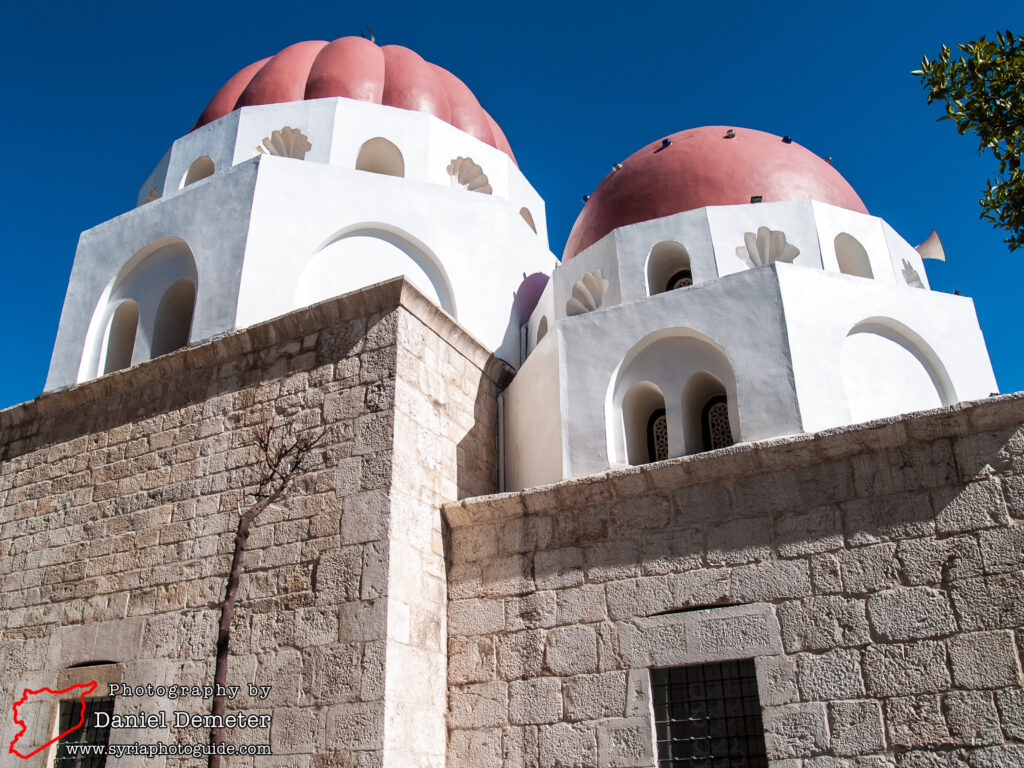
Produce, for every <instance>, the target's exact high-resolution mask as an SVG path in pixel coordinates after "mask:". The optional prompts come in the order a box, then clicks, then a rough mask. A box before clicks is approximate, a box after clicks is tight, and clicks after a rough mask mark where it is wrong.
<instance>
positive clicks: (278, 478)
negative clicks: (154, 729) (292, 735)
mask: <svg viewBox="0 0 1024 768" xmlns="http://www.w3.org/2000/svg"><path fill="white" fill-rule="evenodd" d="M275 432H276V430H275V427H274V424H273V422H272V421H268V422H265V423H264V424H261V425H259V426H258V427H253V429H252V437H253V442H254V443H255V445H256V447H257V449H258V450H259V452H260V460H259V465H258V477H257V481H256V490H255V491H253V494H252V495H253V503H252V505H250V506H249V508H248V509H247V510H245V512H243V513H242V514H241V515H240V516H239V518H238V530H237V531H236V532H235V552H234V556H233V557H232V559H231V573H230V575H229V576H228V583H227V589H226V590H225V593H224V602H223V603H222V604H221V611H220V625H219V627H218V631H217V666H216V670H215V672H214V687H215V688H216V689H217V690H218V691H222V690H223V689H224V687H225V686H226V685H227V680H228V645H229V643H230V641H231V621H232V619H233V618H234V615H235V601H236V599H237V597H238V587H239V584H240V583H241V581H242V568H243V565H244V560H245V545H246V543H247V542H248V541H249V530H250V528H251V527H252V523H253V521H254V520H255V519H256V517H257V516H258V515H259V514H260V512H262V511H263V510H264V509H266V508H267V507H269V506H270V505H271V504H273V503H274V502H275V501H277V500H278V499H280V498H281V497H282V496H283V495H284V493H285V491H286V490H287V489H288V486H289V485H290V484H291V482H292V480H294V479H295V478H296V477H298V476H299V475H301V474H302V473H303V472H305V471H306V469H308V467H307V466H306V462H307V459H308V458H309V457H310V455H311V454H312V452H313V450H314V449H315V448H316V446H317V445H318V444H319V443H320V441H321V440H323V439H324V435H325V434H326V432H325V431H324V430H320V431H319V432H318V433H317V434H316V435H309V434H303V435H293V434H287V433H286V434H283V435H281V436H278V435H276V434H275ZM226 705H227V699H226V697H225V696H224V695H223V694H222V693H218V694H217V695H215V696H214V697H213V705H212V708H211V714H213V715H223V714H224V709H225V707H226ZM223 741H224V734H223V731H222V729H221V728H211V729H210V746H211V747H212V748H213V749H211V754H210V756H209V761H208V763H207V764H208V766H209V768H220V755H216V754H212V752H213V751H215V750H216V748H217V747H218V746H219V745H220V744H222V743H223Z"/></svg>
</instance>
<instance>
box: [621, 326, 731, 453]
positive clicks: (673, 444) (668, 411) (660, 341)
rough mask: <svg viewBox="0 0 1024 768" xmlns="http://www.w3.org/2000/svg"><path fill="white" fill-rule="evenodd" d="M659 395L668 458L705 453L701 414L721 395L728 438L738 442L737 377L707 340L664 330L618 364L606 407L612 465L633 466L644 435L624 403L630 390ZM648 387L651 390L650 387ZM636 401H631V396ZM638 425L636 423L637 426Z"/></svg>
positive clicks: (635, 415) (639, 416)
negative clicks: (639, 441)
mask: <svg viewBox="0 0 1024 768" xmlns="http://www.w3.org/2000/svg"><path fill="white" fill-rule="evenodd" d="M638 384H644V387H642V388H641V389H640V390H638V391H641V392H644V391H646V392H650V391H653V390H651V389H650V387H653V388H654V389H656V390H657V391H658V392H659V393H661V397H662V401H663V405H662V406H661V407H663V408H664V409H665V418H666V428H667V431H668V443H669V456H670V457H671V456H682V455H685V454H690V453H699V452H701V451H703V450H704V441H703V439H702V435H701V427H700V419H701V412H702V409H703V408H704V406H705V405H706V404H707V402H708V400H709V399H710V398H712V397H714V396H717V395H724V396H725V398H726V403H727V408H728V420H729V424H730V428H731V432H732V435H733V438H734V439H735V440H740V439H741V437H740V433H741V422H740V419H739V403H738V400H737V395H736V376H735V373H734V372H733V366H732V364H731V363H730V361H729V359H728V357H727V356H726V354H725V351H724V350H723V349H722V347H721V346H720V345H719V344H717V343H716V342H715V341H714V340H712V339H711V338H709V337H707V336H705V335H704V334H701V333H699V332H697V331H694V330H692V329H690V328H665V329H662V330H659V331H655V332H654V333H651V334H649V335H647V336H646V337H644V338H643V339H641V340H640V341H639V342H638V343H637V344H636V345H635V346H634V347H633V348H632V349H631V350H630V351H629V352H627V353H626V355H625V356H624V357H623V359H622V362H620V363H619V365H618V367H617V369H616V371H615V373H614V374H613V376H612V380H611V382H610V384H609V389H608V396H607V399H606V401H605V424H606V428H607V435H608V456H609V459H610V461H611V462H612V464H624V463H634V459H635V458H636V456H637V450H639V449H638V448H637V447H636V446H637V445H640V444H642V443H645V441H646V436H645V438H644V441H641V443H637V440H638V439H639V438H637V434H638V431H637V430H641V429H645V427H646V422H643V423H642V424H641V423H640V422H642V421H643V419H644V418H649V415H650V414H648V415H647V416H643V415H642V414H640V411H639V410H638V409H637V408H636V407H634V406H630V405H629V404H628V403H627V395H628V394H629V393H630V392H632V391H633V387H634V386H637V385H638ZM647 385H650V386H649V387H648V386H647ZM632 397H634V398H635V395H634V396H632ZM637 419H639V420H640V421H639V422H638V421H637Z"/></svg>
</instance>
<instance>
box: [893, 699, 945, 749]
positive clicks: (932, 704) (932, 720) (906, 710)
mask: <svg viewBox="0 0 1024 768" xmlns="http://www.w3.org/2000/svg"><path fill="white" fill-rule="evenodd" d="M885 720H886V724H887V728H888V735H889V744H890V745H891V746H894V747H901V748H904V749H925V748H929V747H938V746H942V745H943V744H949V743H950V740H951V739H952V734H951V733H950V732H949V728H948V727H947V725H946V718H945V717H944V716H943V714H942V705H941V700H940V698H939V697H938V696H902V697H898V698H893V699H887V700H886V701H885Z"/></svg>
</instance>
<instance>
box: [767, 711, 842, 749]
mask: <svg viewBox="0 0 1024 768" xmlns="http://www.w3.org/2000/svg"><path fill="white" fill-rule="evenodd" d="M762 718H763V721H764V741H765V748H766V749H767V751H768V759H769V760H773V761H774V760H783V759H786V758H806V757H812V756H814V755H817V754H820V753H822V752H824V751H825V750H826V749H828V742H829V738H828V718H827V716H826V714H825V705H824V704H789V705H786V706H782V707H765V708H764V710H763V712H762Z"/></svg>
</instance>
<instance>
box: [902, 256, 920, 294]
mask: <svg viewBox="0 0 1024 768" xmlns="http://www.w3.org/2000/svg"><path fill="white" fill-rule="evenodd" d="M903 279H904V280H905V281H906V283H907V285H909V286H910V287H911V288H924V283H923V282H922V281H921V276H920V275H919V274H917V270H916V269H914V267H913V265H912V264H911V263H910V262H909V261H907V260H906V259H904V260H903Z"/></svg>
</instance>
